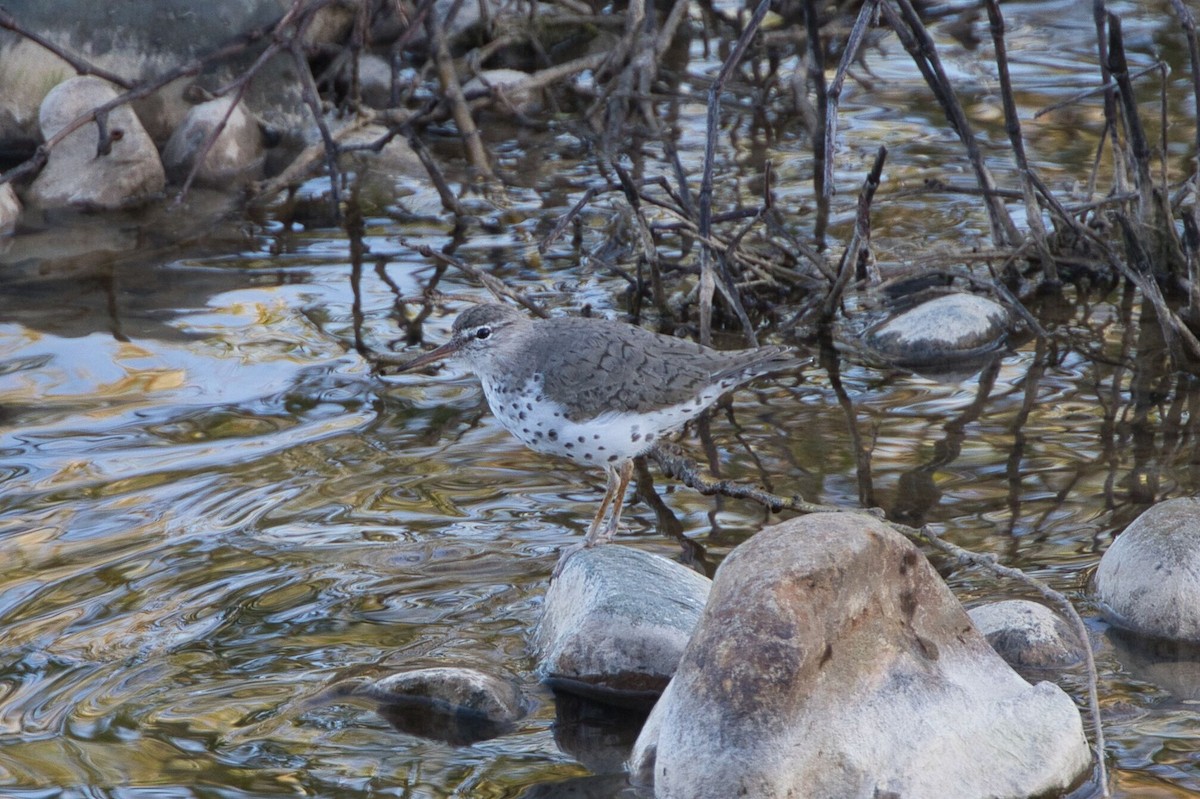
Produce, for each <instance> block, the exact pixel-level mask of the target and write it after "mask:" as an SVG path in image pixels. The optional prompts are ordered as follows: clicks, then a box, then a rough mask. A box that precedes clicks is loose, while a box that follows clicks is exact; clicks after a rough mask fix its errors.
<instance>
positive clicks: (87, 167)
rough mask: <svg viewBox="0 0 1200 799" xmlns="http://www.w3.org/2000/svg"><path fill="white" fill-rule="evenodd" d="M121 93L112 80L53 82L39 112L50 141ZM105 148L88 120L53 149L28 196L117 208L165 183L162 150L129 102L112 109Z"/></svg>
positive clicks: (47, 203) (49, 202) (56, 203)
mask: <svg viewBox="0 0 1200 799" xmlns="http://www.w3.org/2000/svg"><path fill="white" fill-rule="evenodd" d="M116 96H117V92H116V90H115V89H114V88H113V86H112V84H110V83H108V82H107V81H103V80H101V79H99V78H94V77H90V76H80V77H76V78H71V79H69V80H66V81H63V82H62V83H60V84H59V85H57V86H55V87H54V88H53V89H52V90H51V91H50V93H49V94H47V95H46V99H45V100H44V101H43V102H42V108H41V111H40V112H39V115H38V120H39V123H40V125H41V130H42V136H43V138H44V139H45V140H49V139H51V138H52V137H54V136H55V135H57V134H58V133H59V132H61V131H62V130H63V129H64V128H66V127H67V126H68V125H69V124H71V123H72V122H73V121H74V120H75V119H76V118H78V117H79V116H80V115H82V114H86V113H88V112H89V111H91V110H92V109H94V108H97V107H99V106H101V105H104V104H105V103H107V102H109V101H110V100H113V99H115V98H116ZM105 127H106V130H107V131H108V134H109V143H108V144H109V148H108V151H107V152H98V147H99V146H100V129H99V127H98V126H97V125H96V123H95V122H88V123H87V124H86V125H82V126H80V127H79V128H78V129H76V130H75V131H73V132H71V133H68V134H67V135H66V136H65V137H64V138H63V139H62V140H61V141H59V142H58V144H57V145H55V146H54V147H53V148H52V149H51V150H50V154H49V159H48V160H47V161H46V166H45V167H44V168H43V169H42V171H41V172H40V173H39V174H38V176H37V178H36V179H35V180H34V181H33V184H32V185H31V186H30V187H29V192H28V194H27V195H26V199H27V200H29V202H31V203H33V204H35V205H39V206H41V207H43V208H47V209H58V208H74V209H77V210H114V209H117V208H126V207H131V206H134V205H137V204H139V203H142V202H144V201H146V200H148V199H150V198H151V197H153V196H156V195H158V194H159V193H161V192H162V190H163V188H164V187H165V186H166V176H165V174H164V173H163V167H162V162H161V161H160V160H159V157H158V150H157V149H156V148H155V146H154V142H153V141H151V140H150V136H149V135H147V133H146V129H145V128H143V127H142V123H141V122H140V121H139V120H138V118H137V115H136V114H134V113H133V111H132V110H131V109H130V108H129V106H128V105H122V106H118V107H116V108H114V109H112V110H111V111H109V113H108V118H107V120H106V123H105Z"/></svg>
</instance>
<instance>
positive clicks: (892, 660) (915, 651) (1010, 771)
mask: <svg viewBox="0 0 1200 799" xmlns="http://www.w3.org/2000/svg"><path fill="white" fill-rule="evenodd" d="M1090 762H1091V757H1090V751H1089V748H1088V744H1087V741H1086V739H1085V738H1084V735H1083V725H1082V722H1081V720H1080V717H1079V713H1078V711H1077V710H1076V708H1075V704H1074V702H1073V701H1072V700H1071V698H1070V697H1069V696H1067V695H1066V694H1065V693H1063V691H1062V690H1060V689H1059V688H1058V687H1056V686H1054V685H1052V684H1050V683H1047V682H1043V683H1039V684H1038V685H1034V686H1031V685H1030V684H1029V683H1027V682H1025V680H1023V679H1022V678H1021V677H1020V676H1018V675H1017V674H1016V673H1015V672H1013V671H1012V669H1010V668H1009V667H1008V665H1007V664H1006V663H1004V661H1003V660H1001V659H1000V657H999V656H998V655H997V654H996V653H995V652H994V651H993V650H992V648H991V647H990V646H988V644H987V642H986V641H985V640H984V639H983V637H982V636H981V635H979V633H978V632H977V631H976V630H975V628H974V627H973V626H972V624H971V622H970V619H969V618H968V617H967V615H966V612H965V611H964V610H963V609H962V607H961V605H959V603H958V601H957V600H956V599H955V598H954V596H953V595H952V594H951V593H950V590H949V589H948V588H947V587H946V585H945V583H943V582H942V580H941V579H940V578H939V577H938V575H937V573H936V572H935V571H934V570H933V568H932V567H931V566H930V565H929V563H928V561H927V560H926V559H925V558H924V557H923V556H922V555H921V553H920V552H919V551H917V549H916V548H915V547H913V545H912V544H910V543H909V542H908V541H907V540H905V539H904V538H903V537H902V536H900V535H899V534H897V533H895V532H893V531H892V530H891V529H890V528H888V527H887V526H885V525H884V524H882V523H880V522H878V521H875V520H874V519H871V518H868V517H865V516H859V515H849V514H814V515H811V516H806V517H803V518H799V519H794V520H791V521H788V522H785V523H783V524H779V525H776V526H774V527H771V528H768V529H766V530H764V531H762V532H760V533H759V534H757V535H756V536H754V538H752V539H750V540H749V541H748V542H746V543H745V544H742V545H741V546H739V547H738V548H737V549H736V550H734V552H733V553H732V554H731V555H730V556H729V557H728V558H727V559H726V560H725V562H724V563H723V564H722V565H721V568H720V569H719V570H718V572H717V577H716V580H715V581H714V583H713V588H712V593H711V596H710V598H709V602H708V606H707V607H706V608H705V611H704V615H703V618H702V619H701V621H700V625H699V627H698V628H697V630H696V632H695V635H694V636H693V638H692V640H691V643H689V645H688V647H687V651H686V652H685V654H684V657H683V659H682V660H681V661H680V664H679V669H678V671H677V672H676V674H675V677H674V679H672V681H671V684H670V686H668V688H667V690H666V692H665V693H664V694H663V697H662V699H661V700H660V701H659V703H658V705H657V706H656V707H655V708H654V711H653V712H652V713H651V717H650V720H649V721H648V723H647V726H646V728H645V729H644V730H643V731H642V735H641V736H640V737H639V739H638V743H637V746H636V747H635V750H634V754H633V758H632V759H631V763H630V766H631V769H632V770H633V771H634V772H635V774H638V775H641V776H642V777H643V778H645V777H646V776H647V775H650V774H652V776H653V782H654V794H655V796H656V797H658V798H659V799H709V798H711V799H727V798H728V797H735V796H747V797H751V796H752V797H755V799H773V798H775V797H778V798H779V799H782V798H783V797H796V796H837V797H878V796H903V797H905V799H921V798H922V797H931V798H938V799H940V798H941V797H947V796H954V797H958V798H959V799H968V798H969V797H1024V796H1030V795H1037V794H1042V793H1047V792H1050V791H1057V790H1061V789H1063V788H1066V787H1068V786H1069V785H1071V784H1072V783H1073V782H1074V781H1075V780H1076V779H1077V778H1078V777H1080V776H1081V775H1082V774H1083V773H1084V772H1085V771H1087V770H1088V767H1089V765H1090Z"/></svg>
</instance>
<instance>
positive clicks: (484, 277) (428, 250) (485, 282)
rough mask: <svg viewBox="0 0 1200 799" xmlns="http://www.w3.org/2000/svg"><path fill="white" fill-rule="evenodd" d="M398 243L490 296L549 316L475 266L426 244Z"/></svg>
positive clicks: (407, 241)
mask: <svg viewBox="0 0 1200 799" xmlns="http://www.w3.org/2000/svg"><path fill="white" fill-rule="evenodd" d="M400 243H401V244H402V245H404V246H405V247H408V248H410V249H412V250H414V251H415V252H418V253H420V254H421V255H423V256H425V257H426V258H432V259H433V260H435V261H437V262H439V263H441V264H444V265H446V266H452V267H454V268H455V269H457V270H459V271H460V272H462V273H464V274H466V275H470V276H471V277H472V278H474V279H475V280H478V281H479V283H480V284H481V285H482V286H483V287H484V288H486V289H487V290H488V291H490V292H492V294H494V295H495V296H496V297H507V298H508V299H510V300H513V301H514V302H517V303H520V304H521V305H522V306H524V307H525V308H526V309H527V310H529V311H530V312H531V313H533V314H535V315H537V316H539V317H541V318H543V319H545V318H546V317H547V316H549V314H547V313H546V311H545V310H544V309H543V308H542V307H541V306H539V305H538V304H537V303H535V302H533V300H530V299H529V298H528V297H526V296H525V295H523V294H520V293H518V292H516V291H513V290H512V289H510V288H509V287H508V286H506V285H504V283H503V282H501V281H500V280H499V278H496V277H493V276H492V275H489V274H488V273H487V272H485V271H483V270H482V269H480V268H479V267H477V266H472V265H471V264H469V263H467V262H466V261H461V260H459V259H458V258H455V257H454V256H453V255H448V254H446V253H444V252H441V251H439V250H435V249H433V248H432V247H430V246H429V245H428V244H416V243H414V242H411V241H409V240H407V239H400Z"/></svg>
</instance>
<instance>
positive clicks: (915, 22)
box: [879, 0, 1021, 247]
mask: <svg viewBox="0 0 1200 799" xmlns="http://www.w3.org/2000/svg"><path fill="white" fill-rule="evenodd" d="M893 2H894V3H895V4H896V5H897V6H899V9H900V10H899V11H897V10H896V9H894V8H892V3H893ZM879 7H880V9H882V11H883V15H884V16H885V17H886V18H887V21H888V25H890V26H891V28H892V30H893V31H895V32H896V35H897V36H898V37H899V38H900V43H901V44H903V45H904V49H905V50H907V51H908V53H909V55H910V56H912V59H913V61H914V62H915V63H916V64H917V68H918V69H920V70H921V74H922V75H923V76H924V77H925V82H926V83H927V84H928V85H929V88H930V89H931V90H932V91H933V94H934V97H935V98H936V99H937V101H938V103H939V104H941V106H942V110H943V111H944V112H945V113H946V119H947V121H949V123H950V126H951V127H952V128H954V132H955V133H957V134H958V138H959V140H960V141H962V143H963V146H964V148H965V149H966V151H967V160H968V161H970V163H971V168H972V170H974V172H975V179H976V180H977V181H978V182H979V185H980V187H981V188H983V190H984V206H985V207H986V208H987V212H988V220H989V221H990V222H991V227H992V241H993V242H994V243H995V244H996V246H997V247H1004V246H1011V245H1015V244H1016V243H1017V242H1018V241H1020V239H1021V235H1020V233H1019V232H1018V231H1017V227H1016V225H1015V224H1013V221H1012V217H1011V216H1009V214H1008V209H1007V208H1005V207H1004V203H1002V202H1000V200H999V198H998V197H996V196H995V194H994V192H995V190H996V181H995V179H994V178H993V177H992V173H991V171H990V170H989V169H988V168H987V165H986V164H985V163H984V161H983V153H982V152H981V151H980V149H979V142H978V141H977V140H976V138H975V133H974V131H973V130H972V128H971V124H970V122H968V121H967V115H966V113H965V112H964V111H963V108H962V104H961V103H959V102H958V97H957V96H956V95H955V94H954V90H953V88H952V87H951V85H950V80H949V79H948V78H947V77H946V73H945V70H943V69H942V62H941V59H940V58H938V54H937V47H936V46H935V45H934V43H933V39H932V37H930V35H929V31H927V30H925V26H924V25H923V24H922V22H921V18H920V16H919V15H918V14H917V12H916V10H915V9H914V8H913V6H912V3H911V2H909V0H884V2H881V3H880V6H879Z"/></svg>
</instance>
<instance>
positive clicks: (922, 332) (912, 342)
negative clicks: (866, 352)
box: [866, 294, 1009, 366]
mask: <svg viewBox="0 0 1200 799" xmlns="http://www.w3.org/2000/svg"><path fill="white" fill-rule="evenodd" d="M1008 323H1009V315H1008V311H1007V310H1005V308H1004V306H1002V305H1000V304H999V303H996V302H994V301H992V300H989V299H987V298H986V297H980V296H977V295H975V294H948V295H946V296H944V297H938V298H936V299H932V300H929V301H927V302H923V303H921V304H920V305H918V306H916V307H915V308H910V309H909V310H907V311H905V312H904V313H901V314H899V315H898V316H894V317H892V318H891V319H889V320H887V321H886V322H883V323H881V324H879V325H877V326H876V327H874V328H872V329H871V330H870V331H868V333H867V337H866V342H867V345H868V346H869V347H870V348H871V349H872V350H874V351H875V352H876V353H877V354H878V355H880V356H882V357H883V358H885V359H887V360H888V361H891V362H893V363H896V364H899V365H909V366H926V365H938V364H941V363H944V362H946V361H957V360H964V359H968V358H974V357H978V356H981V355H984V354H986V353H988V352H991V351H992V350H994V349H996V348H997V347H999V346H1000V344H1001V343H1002V342H1003V340H1004V335H1005V333H1006V331H1007V329H1008Z"/></svg>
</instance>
